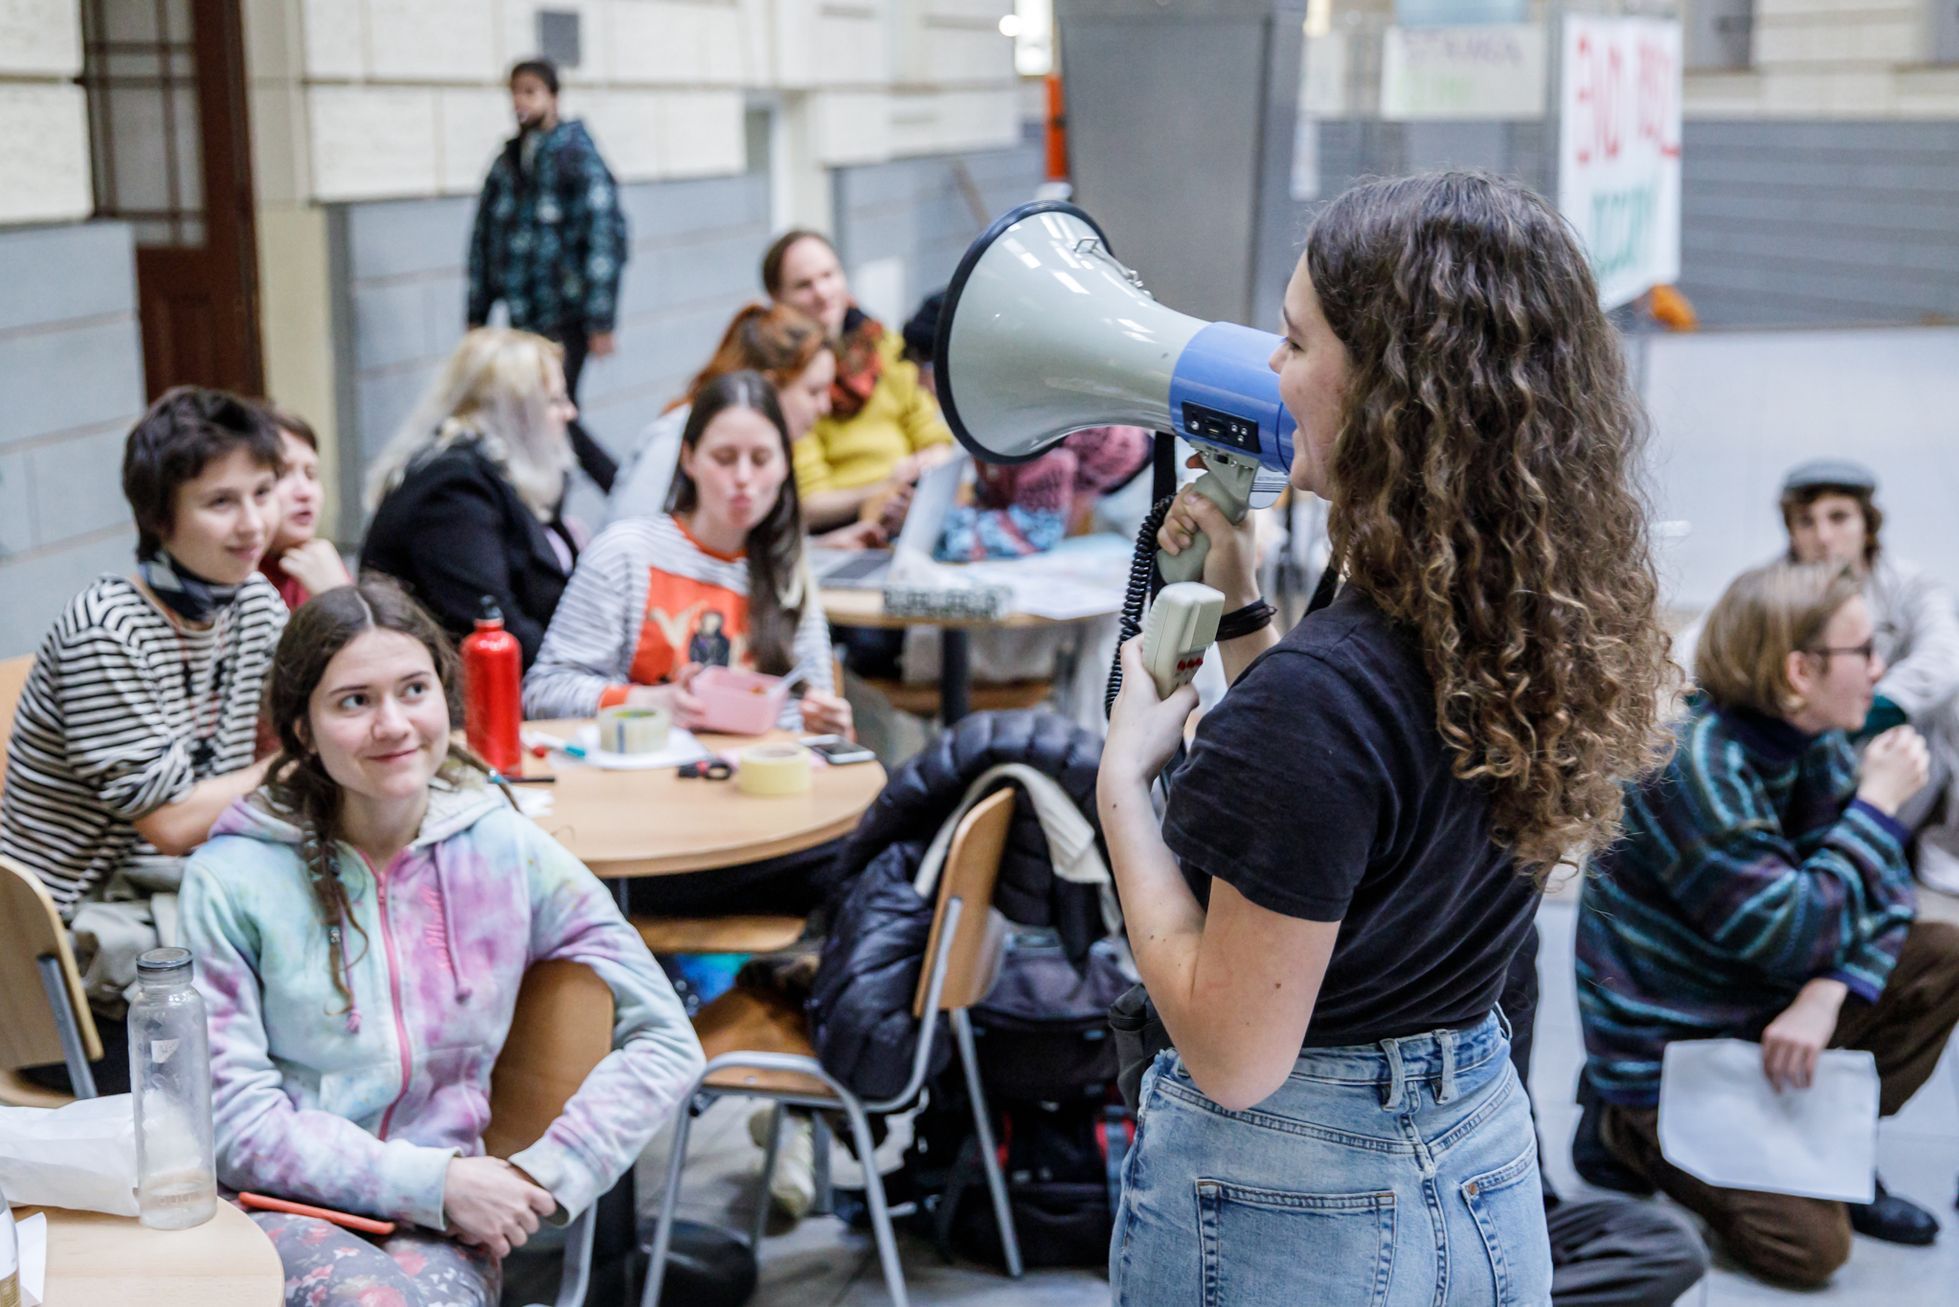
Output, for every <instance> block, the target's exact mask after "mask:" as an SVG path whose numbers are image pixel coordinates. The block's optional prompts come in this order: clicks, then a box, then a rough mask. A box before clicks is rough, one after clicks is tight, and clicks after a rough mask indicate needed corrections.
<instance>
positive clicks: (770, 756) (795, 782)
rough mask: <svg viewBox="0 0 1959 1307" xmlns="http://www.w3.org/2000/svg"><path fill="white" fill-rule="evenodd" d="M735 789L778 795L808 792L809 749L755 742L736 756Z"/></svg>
mask: <svg viewBox="0 0 1959 1307" xmlns="http://www.w3.org/2000/svg"><path fill="white" fill-rule="evenodd" d="M736 761H737V762H738V763H739V764H740V766H739V768H738V769H737V770H736V772H735V788H736V789H738V790H740V791H741V792H742V793H743V794H759V795H762V796H764V797H767V798H774V797H775V796H777V795H782V794H807V793H809V785H810V777H809V774H810V765H809V751H808V750H806V749H804V748H803V747H802V746H801V745H799V744H753V745H750V746H749V747H748V748H746V749H743V750H742V751H741V753H740V754H738V755H737V756H736Z"/></svg>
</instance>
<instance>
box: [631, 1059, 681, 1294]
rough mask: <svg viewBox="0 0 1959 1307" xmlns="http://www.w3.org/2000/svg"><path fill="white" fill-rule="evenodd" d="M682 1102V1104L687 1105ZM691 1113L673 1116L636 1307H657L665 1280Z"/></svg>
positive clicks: (679, 1113)
mask: <svg viewBox="0 0 1959 1307" xmlns="http://www.w3.org/2000/svg"><path fill="white" fill-rule="evenodd" d="M690 1101H691V1096H690V1098H689V1099H683V1100H682V1102H683V1104H685V1103H689V1102H690ZM693 1124H694V1113H693V1112H692V1111H691V1110H690V1108H689V1107H687V1106H683V1107H682V1108H681V1109H680V1111H679V1112H678V1113H676V1114H675V1116H674V1122H673V1155H672V1156H670V1157H669V1158H667V1186H666V1188H665V1189H664V1190H662V1191H661V1193H660V1211H659V1214H658V1215H657V1216H656V1217H655V1218H654V1220H653V1249H652V1252H651V1253H650V1254H649V1255H648V1257H647V1259H646V1288H645V1289H644V1290H642V1291H641V1293H640V1295H639V1307H660V1286H661V1285H662V1283H664V1282H665V1280H666V1278H667V1249H668V1247H669V1246H670V1245H671V1244H672V1242H673V1210H674V1207H675V1205H676V1204H677V1203H678V1202H679V1199H680V1168H681V1167H682V1166H683V1165H684V1164H685V1163H686V1161H687V1135H688V1133H689V1132H690V1131H691V1130H692V1128H693Z"/></svg>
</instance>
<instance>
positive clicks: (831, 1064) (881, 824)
mask: <svg viewBox="0 0 1959 1307" xmlns="http://www.w3.org/2000/svg"><path fill="white" fill-rule="evenodd" d="M1101 761H1102V741H1101V740H1100V739H1099V738H1097V737H1096V736H1094V735H1091V734H1090V733H1089V732H1087V731H1085V730H1083V729H1081V728H1080V727H1078V726H1076V725H1075V724H1074V723H1072V722H1070V721H1068V720H1067V719H1066V718H1064V717H1061V716H1059V715H1057V714H1055V713H1051V712H1047V711H1045V710H1041V709H1029V710H1018V711H1013V712H987V713H974V714H973V715H971V716H969V717H966V718H964V719H962V720H961V721H960V722H959V723H958V725H956V726H955V727H953V729H952V730H950V731H948V732H946V733H944V734H942V735H940V736H939V737H938V738H936V739H935V740H933V741H932V743H931V744H929V745H927V746H926V748H925V749H924V751H923V752H921V753H920V754H919V755H918V756H917V757H915V758H913V759H912V760H911V761H910V762H908V763H906V764H905V765H904V767H902V768H901V769H899V771H898V772H897V774H895V775H894V776H893V777H892V778H891V780H890V781H889V782H888V783H887V784H886V785H885V787H884V792H883V793H882V794H880V795H879V796H878V799H877V802H876V803H874V804H873V805H872V806H871V809H870V811H869V812H867V813H865V814H864V820H863V821H862V822H861V823H859V825H858V827H857V830H856V833H855V834H853V835H851V836H850V838H849V839H848V840H847V841H846V842H845V844H844V847H843V850H842V851H841V852H840V853H839V854H838V866H839V868H841V869H856V868H862V870H861V871H856V870H844V871H843V872H842V874H843V876H844V878H845V879H844V882H843V885H842V888H841V889H840V891H839V893H838V897H837V900H836V901H835V903H833V904H832V911H831V926H830V935H829V938H828V939H827V940H826V941H825V943H824V945H823V954H822V960H821V963H820V965H819V966H818V969H817V973H816V980H815V983H814V986H813V988H812V990H811V994H810V997H809V1000H808V1011H809V1017H810V1029H811V1031H812V1033H813V1035H814V1038H815V1042H816V1051H817V1056H818V1057H819V1058H821V1060H822V1062H823V1065H824V1067H825V1069H827V1070H828V1071H829V1072H830V1074H832V1075H834V1076H836V1077H837V1078H838V1079H839V1080H841V1081H842V1082H843V1083H844V1084H846V1085H848V1086H850V1088H851V1089H852V1090H854V1091H855V1092H856V1093H858V1094H859V1095H861V1096H862V1097H864V1098H867V1099H873V1100H875V1099H881V1098H888V1097H890V1096H891V1095H893V1094H895V1093H897V1092H898V1091H899V1090H900V1089H903V1088H904V1086H905V1080H906V1078H907V1076H908V1075H909V1073H910V1071H911V1063H912V1057H913V1054H914V1051H915V1050H916V1048H917V1046H918V1023H917V1022H916V1021H915V1020H914V1019H913V1017H912V1014H911V1008H912V999H913V996H914V995H915V994H916V993H917V991H918V978H919V974H920V971H921V968H922V964H923V959H924V954H925V943H926V939H927V937H928V935H929V934H930V932H931V926H932V913H933V910H934V908H935V907H936V906H937V898H936V895H934V896H932V897H928V898H921V897H920V896H919V894H918V892H917V891H916V890H914V889H913V888H912V881H913V878H914V877H915V876H916V875H917V873H918V870H919V866H920V864H921V862H922V861H923V859H924V856H925V850H926V847H927V846H928V845H929V844H931V842H932V837H933V836H934V835H936V834H937V833H938V831H939V828H940V827H941V826H942V825H943V824H944V823H945V820H946V818H947V816H948V815H950V814H951V813H952V812H953V811H954V810H955V809H956V808H957V807H958V806H959V802H960V800H961V799H962V798H963V797H965V793H966V790H967V788H968V787H969V786H970V785H971V784H972V783H973V782H974V781H975V780H977V779H979V777H980V776H981V775H982V774H983V773H985V772H986V771H987V770H988V769H990V768H992V767H995V766H998V765H1000V764H1002V763H1024V764H1026V765H1027V766H1029V767H1032V768H1034V769H1035V770H1037V771H1040V772H1043V773H1045V774H1047V775H1049V776H1052V777H1054V779H1055V780H1056V781H1057V782H1058V783H1059V784H1060V786H1061V788H1062V789H1063V791H1065V792H1066V793H1067V794H1068V796H1069V797H1070V798H1072V799H1073V800H1074V801H1075V805H1076V806H1077V807H1078V808H1080V809H1081V811H1082V812H1083V813H1084V814H1085V815H1086V816H1087V817H1088V820H1089V822H1090V824H1092V825H1094V824H1096V818H1095V773H1096V769H1097V768H1098V767H1099V766H1100V765H1101ZM1016 788H1018V787H1016ZM1099 829H1100V828H1099V826H1098V827H1097V831H1098V834H1097V839H1098V842H1099V839H1100V834H1099ZM1104 856H1105V857H1106V852H1105V855H1104ZM993 906H994V907H996V908H998V909H999V910H1000V912H1001V914H1002V915H1003V916H1005V917H1006V918H1007V919H1008V920H1009V921H1013V922H1016V923H1018V924H1020V925H1024V926H1047V927H1051V928H1053V929H1054V930H1055V931H1056V932H1057V933H1058V934H1059V936H1060V939H1061V943H1062V946H1063V948H1064V949H1065V950H1066V952H1067V955H1068V959H1069V961H1070V962H1072V963H1073V964H1074V965H1075V967H1076V969H1077V970H1079V969H1081V968H1082V967H1084V966H1085V965H1086V963H1087V959H1088V950H1089V946H1090V945H1091V944H1093V943H1094V942H1095V941H1096V940H1098V939H1100V938H1101V937H1102V936H1103V934H1104V933H1105V930H1104V926H1103V920H1102V909H1101V893H1100V891H1099V889H1097V888H1096V887H1095V886H1089V885H1078V884H1072V883H1070V882H1067V881H1064V880H1061V879H1060V878H1058V877H1056V876H1055V875H1054V874H1053V868H1052V867H1051V866H1050V865H1049V861H1048V845H1047V837H1046V836H1045V835H1044V834H1043V833H1042V830H1041V823H1040V821H1039V819H1038V818H1036V816H1035V815H1034V813H1033V812H1032V811H1031V810H1030V808H1029V805H1028V804H1027V803H1026V802H1025V801H1023V802H1021V803H1020V804H1018V805H1017V806H1016V807H1015V809H1014V819H1013V827H1012V830H1011V831H1010V832H1009V835H1008V839H1007V848H1006V853H1005V855H1004V858H1003V860H1002V862H1001V866H1000V880H999V885H998V887H997V888H996V889H995V891H994V897H993ZM947 1040H948V1035H947V1030H946V1027H945V1025H944V1024H943V1023H941V1024H940V1026H939V1029H938V1033H937V1035H936V1036H935V1038H934V1041H933V1043H934V1047H933V1050H932V1058H931V1063H930V1070H931V1072H932V1074H935V1075H936V1074H937V1073H938V1072H939V1071H940V1070H942V1069H943V1068H944V1066H945V1064H946V1060H947V1058H948V1057H949V1056H950V1045H949V1043H948V1042H947Z"/></svg>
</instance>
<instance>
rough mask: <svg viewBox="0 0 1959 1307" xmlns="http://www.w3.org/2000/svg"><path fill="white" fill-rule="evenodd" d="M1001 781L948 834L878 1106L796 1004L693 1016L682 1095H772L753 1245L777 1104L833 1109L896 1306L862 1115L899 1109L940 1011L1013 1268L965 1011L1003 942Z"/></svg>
mask: <svg viewBox="0 0 1959 1307" xmlns="http://www.w3.org/2000/svg"><path fill="white" fill-rule="evenodd" d="M1013 805H1014V792H1013V790H1012V789H1011V788H1008V789H1003V790H998V791H996V792H994V793H993V794H991V795H989V796H987V797H986V798H985V799H983V800H982V801H980V802H979V803H978V804H976V805H974V807H973V808H972V809H971V810H970V811H969V812H967V814H966V815H965V817H963V818H962V819H961V820H960V822H959V825H958V826H957V828H955V830H954V832H953V836H952V844H951V847H950V849H949V850H948V852H947V853H946V860H945V866H944V868H943V869H942V870H941V872H940V875H939V896H938V906H937V910H936V911H935V912H934V914H933V917H932V930H931V934H930V936H929V937H928V939H927V941H926V945H925V957H924V966H923V969H922V971H921V973H920V975H919V983H918V990H917V993H916V994H915V995H914V997H913V1000H912V1015H913V1016H915V1017H917V1018H918V1023H919V1026H918V1052H917V1054H916V1056H915V1057H914V1058H913V1059H912V1068H911V1076H910V1079H909V1080H908V1081H907V1082H906V1084H905V1087H904V1088H903V1089H902V1090H900V1091H899V1092H898V1093H897V1094H895V1095H893V1096H892V1097H890V1098H888V1099H885V1100H883V1101H882V1102H873V1103H867V1102H865V1101H863V1100H862V1099H860V1098H858V1097H857V1095H856V1094H854V1093H852V1092H851V1091H850V1090H849V1089H848V1088H846V1087H845V1086H844V1085H843V1084H841V1083H839V1082H838V1081H837V1080H836V1079H835V1078H834V1077H832V1076H831V1075H830V1073H829V1072H827V1071H825V1070H824V1069H823V1064H822V1063H821V1062H819V1061H818V1060H817V1057H816V1049H815V1048H814V1046H813V1045H812V1044H811V1042H810V1033H809V1024H808V1021H807V1019H806V1018H805V1016H804V1014H803V1012H802V1010H801V1009H800V1008H798V1007H796V1006H794V1005H793V1004H790V1003H788V1002H785V1001H782V1000H779V999H773V998H771V997H769V996H766V995H760V994H754V993H750V992H748V991H746V990H739V989H738V990H733V991H731V992H729V993H727V994H724V995H723V996H722V997H720V998H718V999H716V1000H715V1001H714V1002H712V1003H710V1004H708V1005H707V1007H706V1008H705V1009H703V1011H702V1012H701V1015H700V1017H699V1018H698V1019H697V1020H696V1021H695V1023H694V1028H695V1030H696V1032H697V1033H699V1035H700V1037H701V1046H702V1048H703V1049H704V1050H705V1051H706V1053H707V1059H708V1060H707V1066H706V1067H705V1068H704V1069H703V1070H702V1071H701V1074H700V1076H699V1077H698V1078H697V1079H696V1080H695V1082H694V1085H693V1090H692V1094H691V1095H690V1096H699V1097H702V1098H706V1099H713V1098H718V1097H722V1096H740V1097H749V1098H768V1099H773V1100H774V1101H775V1103H776V1105H777V1106H776V1119H775V1128H774V1129H773V1131H772V1132H771V1136H770V1143H769V1147H768V1151H767V1154H766V1155H765V1157H764V1160H763V1163H762V1175H761V1180H760V1184H759V1187H758V1191H757V1194H756V1200H757V1216H756V1221H755V1229H754V1231H753V1232H752V1238H753V1240H754V1244H755V1245H757V1246H759V1244H760V1242H761V1226H762V1222H763V1218H764V1217H765V1216H766V1214H767V1211H768V1188H769V1180H770V1178H771V1172H772V1171H773V1169H774V1165H775V1153H776V1147H777V1145H778V1144H779V1142H780V1140H781V1136H782V1117H783V1112H782V1109H783V1108H784V1107H788V1106H796V1107H805V1108H812V1109H817V1110H822V1111H836V1112H842V1113H843V1114H844V1116H845V1117H846V1118H847V1119H848V1121H849V1122H850V1132H851V1138H852V1141H853V1143H854V1145H855V1147H856V1150H857V1156H858V1157H859V1158H860V1159H862V1161H863V1163H864V1177H865V1179H864V1196H865V1199H866V1201H867V1203H868V1204H869V1206H870V1213H871V1229H872V1231H873V1233H874V1234H875V1236H876V1240H877V1251H878V1261H879V1263H880V1264H881V1266H882V1268H883V1271H884V1283H885V1287H886V1289H887V1291H888V1292H889V1293H890V1295H891V1301H892V1303H893V1307H906V1296H905V1278H904V1270H903V1268H902V1267H901V1266H900V1265H899V1262H898V1244H897V1237H896V1235H895V1234H894V1232H893V1230H892V1228H891V1215H890V1212H889V1210H888V1206H887V1204H886V1202H885V1197H884V1185H883V1182H882V1181H881V1180H880V1179H879V1178H878V1173H877V1168H876V1166H875V1165H874V1164H873V1162H872V1160H871V1159H872V1154H873V1147H872V1143H871V1127H870V1117H871V1115H872V1114H874V1113H886V1112H895V1111H899V1110H901V1109H903V1108H907V1107H910V1106H911V1105H912V1103H913V1102H915V1101H916V1100H917V1098H918V1093H919V1090H920V1089H921V1088H923V1087H924V1084H925V1074H926V1066H927V1063H928V1061H929V1059H930V1057H931V1050H932V1037H933V1035H934V1034H935V1033H936V1031H937V1026H938V1021H939V1018H940V1016H941V1015H943V1016H944V1017H945V1018H946V1020H947V1021H948V1022H949V1023H950V1024H951V1026H952V1032H953V1038H954V1042H955V1047H956V1049H957V1053H958V1059H959V1063H960V1066H961V1069H962V1070H963V1071H964V1073H965V1077H966V1092H967V1096H968V1097H969V1098H970V1099H971V1101H972V1108H973V1129H974V1132H975V1133H976V1134H977V1136H978V1140H979V1151H980V1162H981V1164H982V1167H983V1168H984V1170H985V1172H986V1184H987V1189H988V1191H989V1192H990V1194H991V1196H992V1199H993V1214H994V1217H995V1219H996V1220H998V1222H999V1224H1000V1243H1001V1246H1002V1247H1003V1248H1004V1249H1005V1250H1006V1256H1007V1274H1009V1275H1011V1276H1013V1277H1014V1278H1016V1279H1018V1278H1019V1277H1020V1273H1021V1258H1020V1242H1019V1240H1018V1238H1016V1236H1015V1234H1014V1226H1013V1215H1012V1212H1011V1211H1010V1209H1009V1208H1008V1206H1007V1182H1006V1177H1005V1176H1004V1175H1003V1174H1002V1173H1001V1169H1000V1158H999V1154H998V1152H997V1151H996V1149H995V1147H994V1138H993V1127H992V1123H991V1119H990V1117H989V1116H988V1113H987V1107H986V1095H985V1093H984V1092H983V1090H982V1089H981V1087H980V1078H979V1063H978V1061H977V1060H976V1058H975V1056H974V1050H973V1027H972V1023H971V1022H970V1020H969V1019H968V1017H967V1013H966V1009H967V1008H969V1007H971V1006H972V1005H973V1004H974V1003H976V1002H978V1001H979V1000H980V999H981V998H983V997H985V995H986V991H987V990H988V989H990V988H991V987H992V985H993V980H994V976H995V975H996V974H997V972H998V970H999V964H1000V953H1001V948H1002V946H1003V944H1004V942H1005V938H1006V931H1005V919H1004V918H1002V917H1001V916H1000V914H999V913H998V912H996V911H994V910H993V907H992V903H993V888H994V884H995V882H996V881H997V880H998V879H999V873H1000V857H1001V853H1002V852H1003V851H1004V850H1005V848H1006V844H1007V830H1008V827H1009V825H1010V824H1011V822H1012V818H1013ZM692 1115H693V1114H692V1113H689V1112H683V1113H682V1114H681V1115H680V1118H679V1119H678V1121H676V1122H675V1126H674V1138H673V1153H672V1155H671V1157H670V1158H669V1160H668V1164H667V1184H666V1190H665V1193H664V1194H663V1195H662V1196H661V1200H660V1212H659V1220H658V1223H657V1224H656V1225H655V1227H654V1234H653V1256H652V1260H651V1261H650V1262H649V1263H648V1269H647V1277H646V1292H645V1295H644V1296H643V1297H642V1299H641V1307H658V1303H659V1301H660V1286H661V1281H662V1280H663V1278H664V1274H663V1272H664V1268H665V1266H666V1259H667V1247H668V1244H669V1241H670V1238H671V1235H672V1232H673V1214H674V1207H675V1204H676V1202H677V1201H678V1199H679V1196H680V1173H681V1168H682V1166H683V1164H684V1163H685V1161H686V1156H687V1134H688V1130H689V1127H690V1124H691V1120H692Z"/></svg>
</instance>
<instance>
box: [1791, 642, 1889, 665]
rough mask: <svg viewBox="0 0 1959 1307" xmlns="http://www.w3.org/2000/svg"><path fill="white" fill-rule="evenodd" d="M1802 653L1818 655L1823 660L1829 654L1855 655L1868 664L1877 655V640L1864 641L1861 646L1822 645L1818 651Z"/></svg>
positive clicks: (1806, 650)
mask: <svg viewBox="0 0 1959 1307" xmlns="http://www.w3.org/2000/svg"><path fill="white" fill-rule="evenodd" d="M1803 652H1804V653H1812V654H1819V655H1821V656H1822V657H1824V658H1828V657H1829V656H1830V655H1831V654H1844V655H1846V656H1848V655H1850V654H1856V655H1857V656H1858V657H1859V658H1862V659H1863V660H1864V661H1865V662H1869V661H1870V660H1871V658H1872V657H1873V656H1874V655H1875V654H1876V653H1877V640H1876V639H1875V638H1872V639H1869V640H1866V641H1864V642H1863V643H1862V644H1852V645H1824V646H1823V647H1822V648H1820V649H1805V650H1803Z"/></svg>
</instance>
